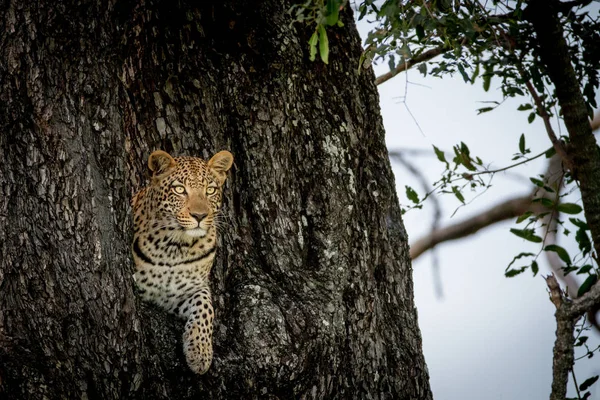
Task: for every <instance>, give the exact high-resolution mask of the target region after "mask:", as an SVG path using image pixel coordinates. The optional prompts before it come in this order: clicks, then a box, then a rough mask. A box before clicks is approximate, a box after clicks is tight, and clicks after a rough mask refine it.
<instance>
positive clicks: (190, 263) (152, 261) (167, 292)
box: [133, 234, 215, 308]
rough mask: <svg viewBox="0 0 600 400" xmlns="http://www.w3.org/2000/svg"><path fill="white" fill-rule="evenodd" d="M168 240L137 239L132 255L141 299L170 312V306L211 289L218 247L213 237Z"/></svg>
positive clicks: (156, 238)
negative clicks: (212, 269)
mask: <svg viewBox="0 0 600 400" xmlns="http://www.w3.org/2000/svg"><path fill="white" fill-rule="evenodd" d="M165 237H166V238H167V239H166V240H165ZM165 237H160V236H158V235H152V234H138V235H135V236H134V242H133V254H134V260H135V265H136V273H135V280H136V284H137V286H138V288H139V290H140V293H141V295H142V297H143V298H144V299H145V300H148V301H152V302H155V303H157V304H160V305H163V306H167V308H170V307H169V304H171V303H174V302H176V301H177V300H179V299H181V298H182V297H185V296H188V295H190V294H192V293H195V292H198V290H200V289H204V288H208V285H209V282H208V280H209V275H210V270H211V268H212V265H213V262H214V257H215V243H214V236H212V235H210V234H209V235H208V236H207V237H205V238H198V239H195V240H192V241H178V240H177V237H168V236H165Z"/></svg>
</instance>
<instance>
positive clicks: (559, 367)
mask: <svg viewBox="0 0 600 400" xmlns="http://www.w3.org/2000/svg"><path fill="white" fill-rule="evenodd" d="M545 279H546V284H547V285H548V289H549V290H550V301H552V303H553V304H554V306H555V307H556V313H555V314H554V315H555V317H556V341H555V342H554V356H553V363H552V393H551V394H550V400H564V399H565V398H566V395H567V383H568V382H569V371H571V370H572V369H573V364H574V362H575V356H574V351H573V331H574V329H575V323H576V322H577V320H578V319H579V318H580V317H581V316H582V315H583V314H585V313H586V312H588V311H589V310H593V309H598V307H600V282H596V284H595V285H594V286H592V288H591V289H590V291H589V292H587V293H585V294H584V295H583V296H581V297H579V298H577V299H575V300H572V301H571V300H569V299H566V298H565V296H564V294H563V292H562V290H561V288H560V285H559V284H558V281H557V280H556V278H555V276H554V274H552V275H550V276H547V277H546V278H545Z"/></svg>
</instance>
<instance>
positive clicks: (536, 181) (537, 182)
mask: <svg viewBox="0 0 600 400" xmlns="http://www.w3.org/2000/svg"><path fill="white" fill-rule="evenodd" d="M529 180H530V181H531V182H533V184H534V185H535V186H537V187H544V181H542V180H541V179H537V178H529Z"/></svg>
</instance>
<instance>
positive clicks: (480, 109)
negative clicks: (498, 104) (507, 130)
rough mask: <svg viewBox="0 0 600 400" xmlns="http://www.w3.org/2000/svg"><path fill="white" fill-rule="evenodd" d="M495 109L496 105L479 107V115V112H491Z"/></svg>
mask: <svg viewBox="0 0 600 400" xmlns="http://www.w3.org/2000/svg"><path fill="white" fill-rule="evenodd" d="M493 109H494V107H483V108H478V109H477V115H479V114H483V113H486V112H490V111H492V110H493Z"/></svg>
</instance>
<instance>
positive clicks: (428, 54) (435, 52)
mask: <svg viewBox="0 0 600 400" xmlns="http://www.w3.org/2000/svg"><path fill="white" fill-rule="evenodd" d="M451 49H452V47H450V46H448V45H443V46H440V47H436V48H433V49H431V50H427V51H425V52H423V53H421V54H419V55H418V56H415V57H413V58H411V59H410V60H407V61H405V62H403V63H401V64H399V65H398V66H396V68H394V69H393V70H392V71H390V72H387V73H385V74H383V75H380V76H378V77H377V78H375V84H376V85H381V84H382V83H383V82H387V81H388V80H390V79H392V78H393V77H394V76H396V75H398V74H399V73H400V72H403V71H406V70H408V69H411V68H412V67H414V66H415V65H416V64H418V63H420V62H424V61H429V60H431V59H432V58H435V57H437V56H439V55H440V54H443V53H445V52H447V51H449V50H451Z"/></svg>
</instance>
